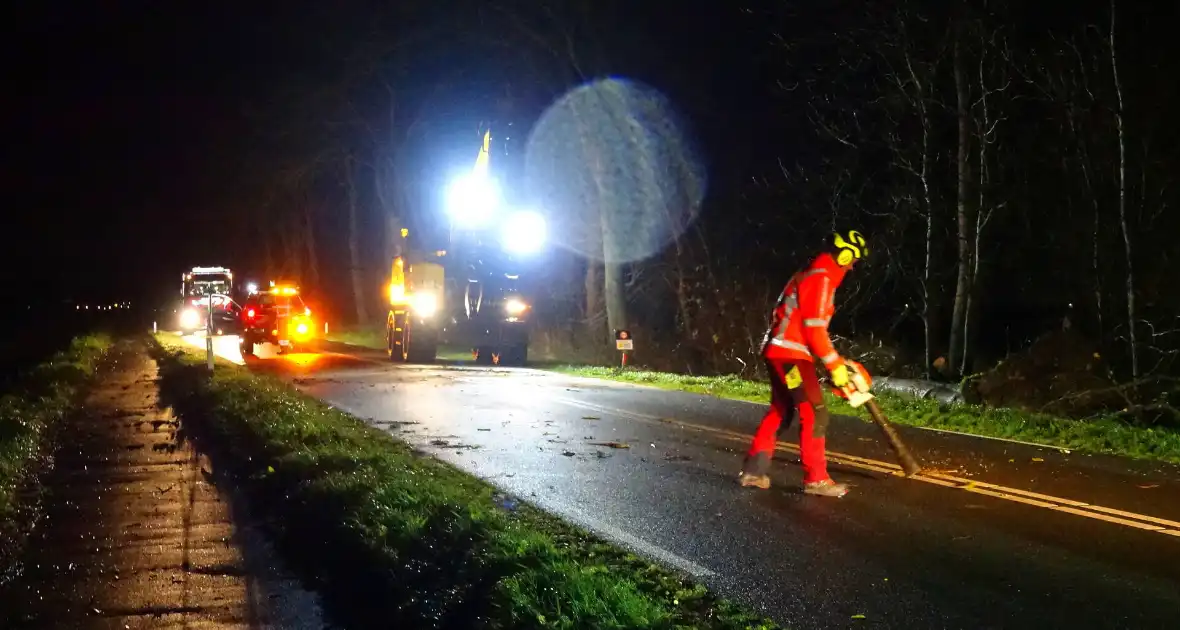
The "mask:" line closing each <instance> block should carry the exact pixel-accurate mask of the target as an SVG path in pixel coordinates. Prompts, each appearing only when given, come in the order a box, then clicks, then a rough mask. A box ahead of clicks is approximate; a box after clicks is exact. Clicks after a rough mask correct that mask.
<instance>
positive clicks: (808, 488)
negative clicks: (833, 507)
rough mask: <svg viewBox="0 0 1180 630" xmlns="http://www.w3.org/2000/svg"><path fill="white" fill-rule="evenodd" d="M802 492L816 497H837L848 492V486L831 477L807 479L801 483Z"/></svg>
mask: <svg viewBox="0 0 1180 630" xmlns="http://www.w3.org/2000/svg"><path fill="white" fill-rule="evenodd" d="M803 494H813V495H815V496H817V497H835V498H837V499H838V498H840V497H842V496H844V495H846V494H848V486H847V485H845V484H842V483H836V482H835V481H832V480H831V479H824V480H822V481H809V482H807V483H805V484H803Z"/></svg>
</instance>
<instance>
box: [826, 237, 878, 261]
mask: <svg viewBox="0 0 1180 630" xmlns="http://www.w3.org/2000/svg"><path fill="white" fill-rule="evenodd" d="M832 244H833V245H835V246H836V264H838V265H849V264H851V263H852V261H853V260H860V259H861V258H864V257H865V256H868V255H869V248H868V247H867V246H866V245H865V237H863V236H861V234H860V232H857V231H856V230H849V231H848V232H847V233H845V234H841V233H839V232H836V233H835V234H833V235H832Z"/></svg>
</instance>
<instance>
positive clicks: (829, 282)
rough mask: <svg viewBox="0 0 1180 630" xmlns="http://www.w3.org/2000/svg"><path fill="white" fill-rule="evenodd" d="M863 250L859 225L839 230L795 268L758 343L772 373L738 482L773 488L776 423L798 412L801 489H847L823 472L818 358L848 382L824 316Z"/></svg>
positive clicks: (836, 379) (836, 378)
mask: <svg viewBox="0 0 1180 630" xmlns="http://www.w3.org/2000/svg"><path fill="white" fill-rule="evenodd" d="M867 255H868V248H867V247H866V246H865V239H864V236H862V235H861V234H860V232H857V231H856V230H851V231H846V232H837V233H835V234H833V235H832V236H831V238H830V240H829V242H828V247H826V248H825V251H823V252H822V253H820V254H819V255H818V256H816V258H815V260H813V261H811V264H810V265H808V267H807V268H806V269H804V270H803V271H800V272H799V273H797V274H795V275H794V277H792V278H791V280H790V281H789V282H788V283H787V286H786V287H785V288H784V289H783V292H782V294H781V295H779V298H778V302H777V303H776V304H775V306H774V310H773V311H772V312H771V316H770V328H769V329H768V330H767V331H766V337H765V340H764V342H763V345H762V357H763V359H764V360H765V361H766V369H767V372H768V373H769V375H770V390H771V396H770V410H769V411H767V412H766V416H765V417H763V418H762V424H761V425H760V426H759V427H758V432H757V433H755V434H754V442H753V444H751V445H750V451H749V452H748V453H747V455H746V461H745V463H744V464H743V466H742V473H741V477H740V480H739V482H740V483H741V485H742V486H743V487H749V486H753V487H756V488H762V489H766V488H769V487H770V476H769V474H768V473H769V472H770V460H771V457H772V456H773V455H774V447H775V442H776V439H777V436H778V432H779V428H780V426H781V425H782V424H783V420H784V419H786V421H787V422H786V423H787V424H788V425H789V424H790V423H791V420H792V419H794V417H795V415H798V417H799V451H800V458H801V459H802V462H803V492H804V493H806V494H812V495H817V496H825V497H842V496H844V495H845V494H846V493H847V492H848V486H847V485H845V484H842V483H837V482H835V481H833V480H832V478H831V477H829V476H828V469H827V460H826V459H825V457H824V441H825V440H824V438H825V434H826V432H827V428H828V410H827V407H826V406H825V405H824V398H823V390H822V389H821V388H820V384H819V377H818V374H817V372H816V367H815V362H816V360H819V361H820V362H822V363H823V365H824V368H826V369H827V371H828V374H829V375H830V376H831V378H832V384H833V385H835V386H836V387H843V386H844V385H846V384H847V383H848V368H847V366H846V365H845V363H844V359H843V358H842V357H841V356H840V354H839V353H838V352H836V349H835V347H833V346H832V340H831V339H830V338H829V337H828V323H829V322H830V321H831V319H832V314H833V313H834V312H835V301H834V298H835V293H836V288H837V287H839V286H840V282H841V281H842V280H843V279H844V274H846V273H848V270H850V269H852V267H853V266H854V265H856V263H857V262H859V261H860V260H862V259H863V258H864V257H865V256H867Z"/></svg>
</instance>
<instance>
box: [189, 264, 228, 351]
mask: <svg viewBox="0 0 1180 630" xmlns="http://www.w3.org/2000/svg"><path fill="white" fill-rule="evenodd" d="M233 280H234V275H233V272H231V271H230V270H229V268H227V267H193V268H192V269H191V270H190V271H187V272H185V273H183V274H181V285H180V298H181V303H180V308H179V309H178V314H179V317H178V322H177V324H178V327H179V329H180V332H181V334H185V335H191V334H193V333H195V332H197V331H199V330H205V329H206V328H207V327H208V326H209V324H210V322H209V319H210V307H212V317H211V318H212V328H213V330H212V332H213V333H214V334H221V333H223V332H224V331H226V330H232V329H233V328H234V327H235V326H236V320H237V304H236V303H235V302H234V301H233V298H232V297H231V295H232V292H233Z"/></svg>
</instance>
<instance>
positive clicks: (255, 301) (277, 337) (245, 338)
mask: <svg viewBox="0 0 1180 630" xmlns="http://www.w3.org/2000/svg"><path fill="white" fill-rule="evenodd" d="M315 330H316V328H315V323H314V322H313V321H312V315H311V308H310V307H308V306H307V304H305V303H304V302H303V297H302V296H300V292H299V287H298V286H296V285H294V284H292V283H278V284H275V283H271V287H270V288H269V289H267V290H265V291H252V292H251V293H250V295H249V297H247V298H246V301H245V303H244V304H243V305H242V314H241V333H240V335H239V342H240V343H241V346H240V350H241V353H242V358H246V357H250V356H254V349H255V346H257V345H259V344H263V343H270V344H273V345H274V346H275V347H276V348H277V349H278V353H279V354H286V353H288V352H291V353H294V352H299V351H300V350H301V349H304V348H306V346H307V344H308V342H310V341H311V340H312V339H314V338H315Z"/></svg>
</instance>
